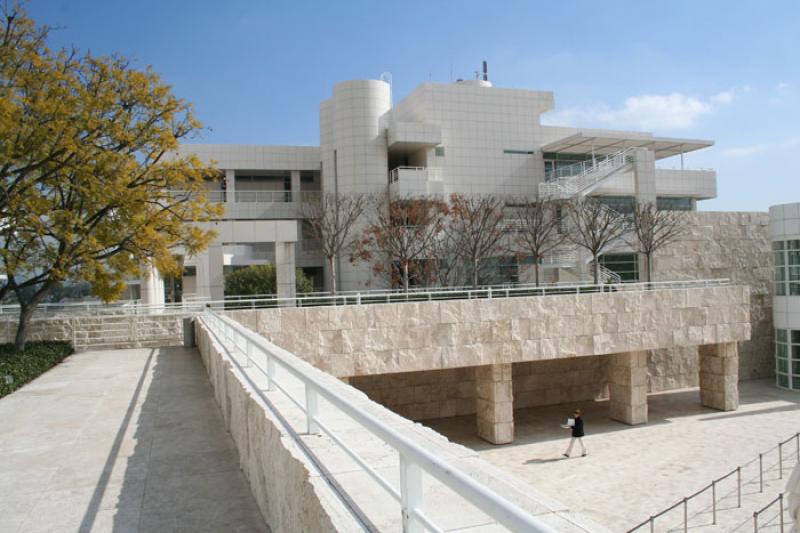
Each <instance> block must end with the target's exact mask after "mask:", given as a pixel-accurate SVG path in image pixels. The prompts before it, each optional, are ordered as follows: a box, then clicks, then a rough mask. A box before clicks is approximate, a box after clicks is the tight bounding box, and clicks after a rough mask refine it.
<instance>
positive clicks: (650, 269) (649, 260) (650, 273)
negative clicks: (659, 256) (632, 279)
mask: <svg viewBox="0 0 800 533" xmlns="http://www.w3.org/2000/svg"><path fill="white" fill-rule="evenodd" d="M645 257H646V258H647V281H648V282H650V281H653V254H652V252H651V253H647V254H645Z"/></svg>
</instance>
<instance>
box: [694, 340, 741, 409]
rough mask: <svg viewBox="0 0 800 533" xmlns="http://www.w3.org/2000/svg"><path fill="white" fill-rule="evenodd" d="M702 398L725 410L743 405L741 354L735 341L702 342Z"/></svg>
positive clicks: (703, 400) (706, 403)
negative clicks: (707, 343)
mask: <svg viewBox="0 0 800 533" xmlns="http://www.w3.org/2000/svg"><path fill="white" fill-rule="evenodd" d="M698 352H699V355H700V402H701V403H702V404H703V405H705V406H706V407H712V408H714V409H719V410H721V411H735V410H736V409H738V408H739V375H738V370H739V356H738V350H737V345H736V343H735V342H725V343H720V344H709V345H705V346H700V348H699V349H698Z"/></svg>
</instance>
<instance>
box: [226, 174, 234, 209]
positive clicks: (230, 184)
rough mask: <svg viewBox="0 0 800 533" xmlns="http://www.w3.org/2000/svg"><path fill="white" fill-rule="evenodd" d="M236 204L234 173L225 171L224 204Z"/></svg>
mask: <svg viewBox="0 0 800 533" xmlns="http://www.w3.org/2000/svg"><path fill="white" fill-rule="evenodd" d="M234 202H236V171H235V170H230V169H229V170H226V171H225V203H227V204H232V203H234Z"/></svg>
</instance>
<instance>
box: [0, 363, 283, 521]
mask: <svg viewBox="0 0 800 533" xmlns="http://www.w3.org/2000/svg"><path fill="white" fill-rule="evenodd" d="M0 421H1V423H2V431H0V457H2V458H3V459H2V461H0V509H2V513H0V531H4V532H17V531H25V532H35V531H81V532H89V531H112V530H113V531H125V532H128V531H131V532H138V531H142V532H144V531H153V532H156V531H158V532H168V531H178V530H180V531H241V532H244V531H267V530H268V528H267V527H266V525H265V524H264V521H263V519H262V517H261V514H260V512H259V510H258V507H257V506H256V503H255V501H254V500H253V497H252V495H251V492H250V488H249V486H248V484H247V482H246V480H245V478H244V476H243V475H242V473H241V471H240V470H239V461H238V457H237V453H236V450H235V448H234V446H233V441H232V440H231V438H230V436H229V434H228V433H227V432H226V431H225V426H224V424H223V421H222V417H221V414H220V412H219V409H218V407H217V405H216V403H215V402H214V397H213V393H212V389H211V386H210V384H209V382H208V378H207V376H206V373H205V369H204V368H203V365H202V362H201V360H200V358H199V356H198V354H197V351H196V350H194V349H184V348H157V349H132V350H110V351H95V352H86V353H80V354H76V355H73V356H71V357H69V358H68V359H66V360H65V361H64V362H63V363H62V364H60V365H58V366H56V367H55V368H53V369H51V370H50V371H49V372H47V373H45V374H44V375H42V376H41V377H39V378H38V379H36V380H35V381H34V382H32V383H30V384H28V385H26V386H25V387H23V388H22V389H20V390H19V391H17V392H15V393H13V394H11V395H10V396H7V397H6V398H3V399H2V400H0Z"/></svg>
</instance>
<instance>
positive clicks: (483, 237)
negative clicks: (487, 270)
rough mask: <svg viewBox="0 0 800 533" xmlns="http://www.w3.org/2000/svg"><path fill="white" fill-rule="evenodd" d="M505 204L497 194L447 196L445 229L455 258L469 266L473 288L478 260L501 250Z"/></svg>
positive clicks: (477, 273) (476, 279)
mask: <svg viewBox="0 0 800 533" xmlns="http://www.w3.org/2000/svg"><path fill="white" fill-rule="evenodd" d="M504 206H505V201H504V200H503V199H502V198H499V197H497V196H491V195H488V196H477V195H476V196H469V197H467V196H464V195H461V194H452V195H451V196H450V208H449V210H448V216H447V220H448V226H447V231H448V232H449V233H450V235H451V238H452V239H453V241H454V244H455V250H456V253H457V254H458V257H459V258H460V259H461V260H462V261H463V262H464V263H466V265H468V267H469V272H470V277H471V280H470V281H471V283H472V287H473V288H475V287H477V286H478V281H479V277H480V276H479V275H480V266H481V261H483V260H485V259H488V258H490V257H493V256H495V255H497V254H498V253H500V252H501V251H503V248H504V247H503V240H504V237H505V236H506V233H507V232H506V225H505V223H504V218H505V216H504V214H503V207H504Z"/></svg>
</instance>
